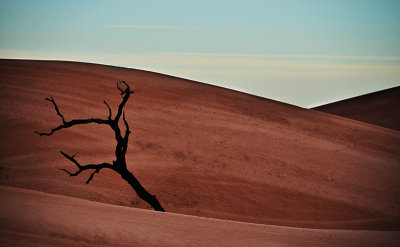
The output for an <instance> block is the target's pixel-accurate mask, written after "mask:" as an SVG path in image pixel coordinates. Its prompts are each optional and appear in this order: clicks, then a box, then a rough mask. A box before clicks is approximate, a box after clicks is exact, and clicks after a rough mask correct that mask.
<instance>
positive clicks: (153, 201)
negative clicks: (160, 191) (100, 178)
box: [120, 170, 165, 212]
mask: <svg viewBox="0 0 400 247" xmlns="http://www.w3.org/2000/svg"><path fill="white" fill-rule="evenodd" d="M120 175H121V177H122V178H123V179H124V180H125V181H127V182H128V183H129V184H130V185H131V187H132V188H133V189H134V190H135V191H136V194H137V195H138V196H139V198H140V199H142V200H143V201H145V202H147V203H148V204H149V205H150V206H151V207H152V208H153V209H154V210H156V211H161V212H165V210H164V208H163V207H162V206H161V204H160V202H159V201H158V200H157V198H156V196H155V195H152V194H150V193H149V192H148V191H147V190H146V189H145V188H144V187H143V186H142V185H141V184H140V183H139V181H138V180H137V179H136V177H135V176H133V174H132V173H130V172H129V171H128V170H126V171H123V172H121V173H120Z"/></svg>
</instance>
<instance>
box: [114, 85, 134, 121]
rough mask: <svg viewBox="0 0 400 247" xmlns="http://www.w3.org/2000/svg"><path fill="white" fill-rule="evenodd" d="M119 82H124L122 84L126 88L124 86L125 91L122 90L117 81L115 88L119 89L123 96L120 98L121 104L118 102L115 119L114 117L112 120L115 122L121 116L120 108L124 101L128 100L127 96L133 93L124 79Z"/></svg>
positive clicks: (122, 106)
mask: <svg viewBox="0 0 400 247" xmlns="http://www.w3.org/2000/svg"><path fill="white" fill-rule="evenodd" d="M120 83H122V84H124V85H125V86H126V88H125V91H124V90H122V89H121V88H120V87H119V85H118V83H117V88H118V89H119V91H121V95H124V97H123V99H122V102H121V104H119V106H118V112H117V115H116V116H115V119H114V121H116V122H118V121H119V119H120V117H121V115H122V109H123V108H124V106H125V104H126V102H127V101H128V99H129V96H130V95H131V94H132V93H134V91H133V90H130V87H129V85H128V84H126V82H125V81H121V82H120Z"/></svg>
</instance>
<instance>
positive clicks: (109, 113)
mask: <svg viewBox="0 0 400 247" xmlns="http://www.w3.org/2000/svg"><path fill="white" fill-rule="evenodd" d="M104 104H106V106H107V108H108V119H109V120H111V108H110V106H109V105H108V104H107V102H106V101H105V100H104Z"/></svg>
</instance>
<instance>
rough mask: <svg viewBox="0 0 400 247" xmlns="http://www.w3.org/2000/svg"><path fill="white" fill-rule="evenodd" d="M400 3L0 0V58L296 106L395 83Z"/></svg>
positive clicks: (397, 81) (399, 50)
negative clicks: (116, 69)
mask: <svg viewBox="0 0 400 247" xmlns="http://www.w3.org/2000/svg"><path fill="white" fill-rule="evenodd" d="M398 13H400V1H368V0H363V1H357V0H353V1H349V0H348V1H341V0H336V1H311V0H304V1H284V0H283V1H265V0H263V1H201V2H200V1H58V0H52V1H41V0H38V1H18V0H15V1H0V57H11V58H33V59H35V58H36V59H68V60H78V61H88V62H94V63H96V62H97V63H105V64H113V65H120V66H126V67H133V68H141V69H147V70H155V71H157V72H162V73H168V74H172V75H176V76H180V77H185V78H189V79H194V80H199V81H203V82H208V83H213V84H216V85H221V86H224V87H229V88H233V89H238V90H242V91H245V92H249V93H253V94H257V95H260V96H263V97H267V98H272V99H277V100H281V101H285V102H288V103H292V104H297V105H301V106H312V105H316V104H319V103H324V102H329V101H333V100H336V99H341V98H345V97H351V96H354V95H358V94H362V93H367V92H370V91H374V90H379V89H384V88H388V87H392V86H396V85H400V76H399V61H400V59H399V57H400V46H399V44H400V28H399V25H398V23H400V15H399V14H398Z"/></svg>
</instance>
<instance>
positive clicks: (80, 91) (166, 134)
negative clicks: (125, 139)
mask: <svg viewBox="0 0 400 247" xmlns="http://www.w3.org/2000/svg"><path fill="white" fill-rule="evenodd" d="M0 75H1V77H0V86H1V89H0V100H1V102H0V116H1V120H0V135H1V139H2V140H3V141H2V142H1V144H0V145H1V149H0V150H1V151H0V166H1V168H0V176H1V178H2V179H1V184H2V185H8V186H15V187H21V188H28V189H34V190H39V191H44V192H50V193H55V194H61V195H67V196H73V197H77V198H83V199H89V200H93V201H99V202H106V203H110V204H116V205H125V206H132V207H139V208H145V207H146V205H145V204H144V203H143V202H141V201H140V200H139V198H137V196H136V195H135V193H134V191H133V190H132V189H131V188H130V187H129V185H128V184H125V181H123V180H122V179H121V178H120V177H119V176H118V175H117V174H115V173H112V171H106V170H104V171H101V172H100V173H99V174H96V175H95V177H94V179H93V181H92V182H91V183H90V184H89V185H86V184H85V181H86V180H87V178H88V176H89V173H83V174H82V175H80V176H79V177H72V178H70V177H69V176H68V175H67V174H65V173H63V172H61V171H59V170H58V168H67V169H69V170H74V169H75V167H74V165H73V164H72V163H70V162H69V161H67V160H65V159H64V158H63V157H62V156H61V155H60V154H59V151H60V150H63V151H64V152H66V153H69V154H73V153H76V154H77V156H76V159H77V160H78V161H79V162H81V163H82V164H85V163H89V162H90V163H101V162H104V161H105V162H111V161H112V160H113V159H114V148H115V140H114V137H113V133H112V131H111V130H110V129H107V128H106V127H105V126H96V125H91V126H82V127H74V128H72V129H68V130H64V131H61V132H59V133H56V134H55V135H53V136H51V137H39V136H37V135H35V134H34V133H33V131H34V130H40V131H46V130H49V129H50V128H53V127H55V126H56V125H58V124H59V123H60V119H59V118H58V117H57V115H56V113H55V112H54V109H53V106H52V105H51V104H50V103H49V102H46V101H45V100H44V98H45V97H49V96H53V97H54V99H55V100H56V102H57V104H58V106H59V108H60V111H61V112H62V113H63V114H64V116H65V118H66V119H67V120H68V119H72V118H87V117H98V118H106V117H107V114H108V111H107V108H106V107H105V106H104V104H103V103H102V102H103V100H107V102H108V103H109V104H110V106H111V107H112V108H113V109H116V107H117V106H118V104H119V102H120V95H119V94H118V91H117V90H116V88H115V82H117V81H120V80H125V81H127V82H128V83H130V84H131V85H132V86H133V88H134V89H135V90H136V92H135V94H133V95H132V97H131V99H130V100H129V101H128V103H127V105H126V106H125V111H126V118H127V120H128V121H129V123H130V126H131V129H132V130H133V131H132V132H133V133H132V135H131V137H130V142H129V147H128V153H127V164H128V166H129V169H130V170H131V171H132V172H133V173H134V174H135V175H136V176H137V178H138V179H139V180H140V181H141V183H142V184H143V185H144V186H145V187H146V189H148V190H149V191H150V192H151V193H153V194H156V195H157V198H158V199H159V201H160V202H161V203H162V205H163V206H164V208H165V209H166V211H168V212H175V213H183V214H191V215H197V216H207V217H214V218H220V219H229V220H237V221H245V222H255V223H265V224H277V225H285V226H300V227H313V228H338V229H385V230H388V229H399V212H400V199H399V198H400V182H399V181H400V180H399V177H400V162H399V161H400V152H399V150H400V133H399V132H398V131H394V130H389V129H384V128H380V127H376V126H372V125H369V124H364V123H361V122H357V121H353V120H350V119H344V118H341V117H336V116H333V115H330V114H325V113H321V112H317V111H313V110H307V109H302V108H299V107H295V106H291V105H287V104H283V103H279V102H276V101H271V100H267V99H262V98H259V97H254V96H251V95H247V94H243V93H239V92H235V91H231V90H227V89H222V88H218V87H214V86H210V85H206V84H201V83H196V82H192V81H188V80H184V79H179V78H175V77H170V76H165V75H161V74H156V73H151V72H145V71H139V70H133V69H124V68H117V67H111V66H102V65H93V64H83V63H71V62H39V61H15V60H0ZM114 111H115V110H114ZM121 127H122V126H121Z"/></svg>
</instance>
